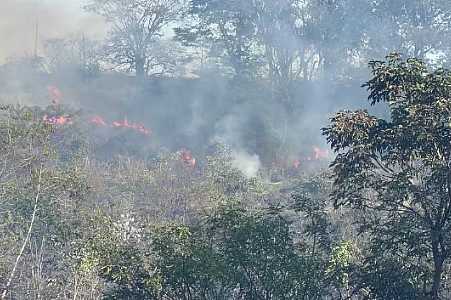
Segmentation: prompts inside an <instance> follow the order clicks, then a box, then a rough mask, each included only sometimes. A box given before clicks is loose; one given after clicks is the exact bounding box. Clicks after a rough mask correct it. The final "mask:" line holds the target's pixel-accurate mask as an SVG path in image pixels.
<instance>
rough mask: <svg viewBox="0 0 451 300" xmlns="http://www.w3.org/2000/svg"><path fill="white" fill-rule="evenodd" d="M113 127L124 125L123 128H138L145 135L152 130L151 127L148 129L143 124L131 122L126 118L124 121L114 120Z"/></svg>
mask: <svg viewBox="0 0 451 300" xmlns="http://www.w3.org/2000/svg"><path fill="white" fill-rule="evenodd" d="M112 126H113V127H118V128H120V127H122V128H130V129H133V130H136V131H138V132H140V133H142V134H144V135H150V134H151V131H150V129H147V128H146V127H145V126H144V125H143V124H139V123H129V122H128V121H127V119H124V120H123V121H114V122H113V123H112Z"/></svg>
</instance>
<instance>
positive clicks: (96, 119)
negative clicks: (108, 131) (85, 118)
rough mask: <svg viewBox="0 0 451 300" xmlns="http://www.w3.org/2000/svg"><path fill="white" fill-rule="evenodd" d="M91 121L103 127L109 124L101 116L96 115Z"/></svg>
mask: <svg viewBox="0 0 451 300" xmlns="http://www.w3.org/2000/svg"><path fill="white" fill-rule="evenodd" d="M89 122H90V123H91V124H95V125H97V126H103V127H106V126H108V125H107V123H106V122H105V120H104V119H103V118H102V117H101V116H94V117H92V118H91V119H90V120H89Z"/></svg>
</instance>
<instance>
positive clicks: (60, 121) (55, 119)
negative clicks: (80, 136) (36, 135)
mask: <svg viewBox="0 0 451 300" xmlns="http://www.w3.org/2000/svg"><path fill="white" fill-rule="evenodd" d="M42 120H43V121H44V122H45V123H47V124H50V125H66V124H72V120H71V118H70V117H68V116H52V117H49V116H47V115H45V116H44V117H43V118H42Z"/></svg>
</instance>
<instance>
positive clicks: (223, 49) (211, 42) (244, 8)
mask: <svg viewBox="0 0 451 300" xmlns="http://www.w3.org/2000/svg"><path fill="white" fill-rule="evenodd" d="M189 14H190V16H191V17H192V18H191V19H190V20H189V22H188V24H185V25H184V26H181V27H180V28H178V29H177V30H176V33H177V36H178V38H179V39H180V40H182V41H183V42H184V43H185V44H187V43H190V44H197V45H199V46H200V47H207V48H208V50H209V54H210V56H212V57H219V58H221V59H222V61H223V63H224V64H225V65H226V66H229V67H231V68H232V69H233V73H234V75H235V76H238V77H243V75H249V72H250V70H251V69H252V66H253V62H255V57H254V54H255V53H254V51H253V46H255V22H254V16H253V14H254V12H253V6H252V3H251V1H249V0H245V1H241V0H227V1H223V0H191V1H190V5H189Z"/></svg>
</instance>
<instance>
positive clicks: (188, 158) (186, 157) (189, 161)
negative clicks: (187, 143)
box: [180, 149, 196, 168]
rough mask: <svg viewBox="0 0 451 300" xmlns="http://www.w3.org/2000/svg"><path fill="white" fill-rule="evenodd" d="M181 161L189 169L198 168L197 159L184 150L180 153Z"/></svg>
mask: <svg viewBox="0 0 451 300" xmlns="http://www.w3.org/2000/svg"><path fill="white" fill-rule="evenodd" d="M180 159H181V160H182V161H183V162H184V163H185V164H186V165H188V166H189V167H191V168H194V167H195V166H196V159H195V158H194V157H193V155H192V154H191V151H189V150H186V149H182V150H181V151H180Z"/></svg>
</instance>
